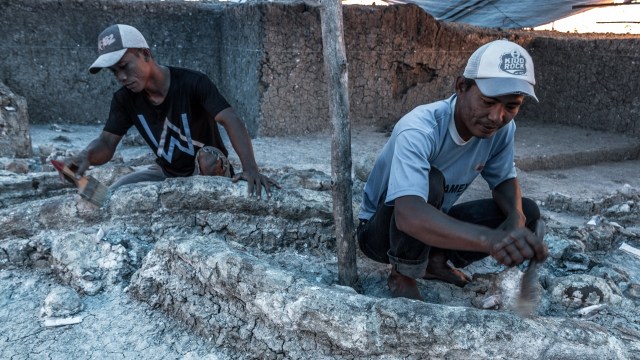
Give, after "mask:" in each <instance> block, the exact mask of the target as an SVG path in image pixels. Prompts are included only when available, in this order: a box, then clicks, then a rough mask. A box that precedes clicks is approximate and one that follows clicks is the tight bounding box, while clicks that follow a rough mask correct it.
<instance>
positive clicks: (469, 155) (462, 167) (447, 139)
mask: <svg viewBox="0 0 640 360" xmlns="http://www.w3.org/2000/svg"><path fill="white" fill-rule="evenodd" d="M455 102H456V95H453V96H451V97H450V98H449V99H447V100H442V101H438V102H434V103H431V104H426V105H422V106H418V107H417V108H415V109H414V110H412V111H411V112H409V113H408V114H406V115H405V116H403V117H402V119H400V121H398V123H397V124H396V125H395V127H394V129H393V133H392V134H391V138H390V139H389V141H388V142H387V143H386V144H385V146H384V147H383V148H382V151H381V153H380V155H379V156H378V159H377V160H376V162H375V165H374V166H373V169H372V170H371V173H370V174H369V178H368V179H367V183H366V185H365V187H364V199H363V201H362V204H361V205H360V213H359V215H358V217H359V218H360V219H367V220H368V219H370V218H371V217H372V216H373V214H374V213H375V211H376V208H377V205H378V202H379V200H380V196H381V195H382V194H383V193H384V191H385V190H387V196H386V198H385V203H386V204H387V205H393V202H394V200H395V199H397V198H399V197H401V196H407V195H416V196H420V197H421V198H423V199H424V200H425V201H427V199H428V198H429V170H430V169H431V167H432V166H434V167H435V168H437V169H439V170H440V171H441V172H442V174H443V175H444V178H445V195H444V202H443V206H442V210H443V211H444V212H447V211H449V209H450V208H451V207H452V206H453V204H454V203H455V202H456V201H457V200H458V199H459V198H460V196H461V195H462V193H463V192H464V191H465V190H466V189H467V188H468V187H469V185H470V184H471V183H472V182H473V180H474V179H475V178H476V177H477V176H478V175H482V177H483V178H484V179H485V180H486V181H487V183H488V184H489V188H490V189H493V188H495V187H496V186H498V185H499V184H500V183H502V182H503V181H505V180H508V179H512V178H515V177H516V169H515V166H514V162H513V159H514V134H515V130H516V125H515V122H514V121H513V120H512V121H511V122H509V123H508V124H507V125H506V126H504V127H502V128H501V129H500V130H498V132H496V133H495V134H494V135H493V136H491V137H490V138H486V139H482V138H476V137H472V138H471V139H470V140H469V141H467V142H464V141H463V140H462V138H461V137H460V135H459V134H458V131H457V130H456V127H455V122H454V120H453V113H454V109H455Z"/></svg>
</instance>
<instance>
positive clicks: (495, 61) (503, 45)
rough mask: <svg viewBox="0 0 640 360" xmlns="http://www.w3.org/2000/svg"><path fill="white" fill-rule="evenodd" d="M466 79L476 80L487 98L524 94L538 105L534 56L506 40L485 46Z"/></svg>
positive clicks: (470, 63)
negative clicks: (532, 57) (534, 87)
mask: <svg viewBox="0 0 640 360" xmlns="http://www.w3.org/2000/svg"><path fill="white" fill-rule="evenodd" d="M463 75H464V77H465V78H467V79H473V80H475V82H476V85H478V89H480V92H482V94H484V95H485V96H502V95H509V94H522V95H529V96H531V97H532V98H534V99H535V100H536V101H538V98H537V97H536V94H535V92H534V91H533V85H535V84H536V79H535V76H534V73H533V60H532V59H531V55H529V53H528V52H527V50H525V49H524V48H523V47H522V46H520V45H518V44H516V43H514V42H511V41H508V40H504V39H502V40H495V41H492V42H490V43H487V44H484V45H482V46H481V47H480V48H478V50H476V51H475V52H474V53H473V54H471V57H470V58H469V61H468V62H467V66H466V67H465V69H464V74H463Z"/></svg>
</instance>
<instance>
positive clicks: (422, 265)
mask: <svg viewBox="0 0 640 360" xmlns="http://www.w3.org/2000/svg"><path fill="white" fill-rule="evenodd" d="M387 255H388V256H389V263H390V264H391V265H394V266H395V267H396V271H397V272H399V273H400V274H402V275H404V276H408V277H410V278H413V279H421V278H423V277H424V274H425V272H426V271H427V263H428V262H429V259H424V260H406V259H400V258H397V257H395V256H393V255H391V254H389V253H387Z"/></svg>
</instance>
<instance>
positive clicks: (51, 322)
mask: <svg viewBox="0 0 640 360" xmlns="http://www.w3.org/2000/svg"><path fill="white" fill-rule="evenodd" d="M81 322H82V316H74V317H69V318H53V317H47V318H44V322H43V324H44V326H46V327H54V326H65V325H75V324H79V323H81Z"/></svg>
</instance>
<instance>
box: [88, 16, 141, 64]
mask: <svg viewBox="0 0 640 360" xmlns="http://www.w3.org/2000/svg"><path fill="white" fill-rule="evenodd" d="M148 48H149V45H147V41H146V40H145V39H144V36H142V34H141V33H140V31H138V29H136V28H134V27H133V26H129V25H122V24H116V25H111V26H109V27H108V28H106V29H104V30H103V31H102V32H101V33H100V35H98V58H97V59H96V61H94V62H93V64H91V66H90V67H89V72H90V73H92V74H96V73H97V72H98V71H100V70H101V69H102V68H105V67H109V66H113V65H115V64H116V63H117V62H118V61H120V59H122V57H123V56H124V53H126V52H127V49H148Z"/></svg>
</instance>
